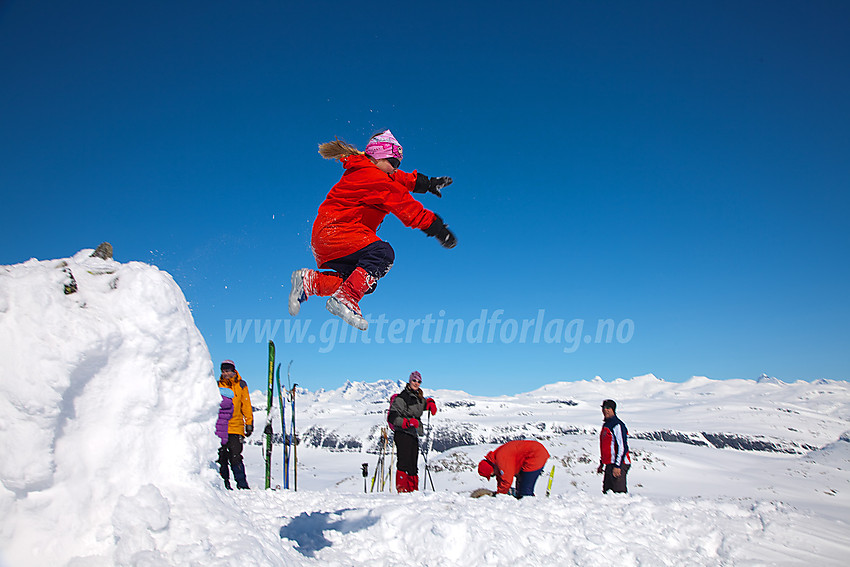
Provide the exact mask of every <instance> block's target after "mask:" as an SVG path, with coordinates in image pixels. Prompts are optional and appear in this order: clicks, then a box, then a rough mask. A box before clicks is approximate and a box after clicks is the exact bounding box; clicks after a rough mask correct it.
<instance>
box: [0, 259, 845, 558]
mask: <svg viewBox="0 0 850 567" xmlns="http://www.w3.org/2000/svg"><path fill="white" fill-rule="evenodd" d="M90 254H91V251H90V250H83V251H81V252H80V253H78V254H76V255H75V256H74V257H72V258H67V259H64V260H54V261H38V260H30V261H28V262H25V263H23V264H19V265H16V266H3V267H0V357H2V359H3V361H4V364H5V365H6V370H7V371H6V372H4V373H3V374H2V378H0V411H2V414H3V416H4V419H3V420H2V421H0V423H2V426H0V449H2V451H3V455H4V458H3V459H0V515H2V518H3V523H2V524H0V566H2V567H41V566H45V567H48V566H49V567H55V566H68V567H105V566H111V565H157V566H159V565H174V566H184V565H204V566H208V565H211V566H218V565H222V566H225V565H252V566H253V565H256V566H280V565H290V566H307V565H327V564H338V565H364V566H365V565H368V566H370V567H372V566H375V565H395V564H398V563H399V562H400V561H402V560H404V558H408V559H409V561H408V562H409V563H411V564H414V565H427V566H432V565H433V566H454V565H476V564H486V565H498V566H502V565H504V566H511V567H513V566H515V565H530V566H541V567H543V566H546V567H548V566H550V565H560V564H565V563H569V564H574V565H599V564H603V563H605V564H614V563H616V564H620V563H625V564H627V565H637V564H645V565H707V566H708V565H718V564H724V565H754V564H758V565H764V564H769V565H783V564H815V563H816V564H818V565H843V564H844V563H845V562H846V557H847V554H848V552H850V530H848V523H850V506H848V495H850V407H848V404H850V401H849V400H850V393H848V384H847V383H845V382H833V381H818V382H814V383H806V382H795V383H793V384H787V383H781V382H779V381H774V380H764V379H762V380H730V381H713V380H710V379H708V378H701V377H696V378H693V379H692V380H690V381H688V382H686V383H684V384H671V383H667V382H664V381H663V380H659V379H658V378H656V377H655V376H652V375H647V376H640V377H636V378H633V379H630V380H615V381H613V382H605V381H603V380H601V379H599V378H597V379H594V380H590V381H584V382H559V383H556V384H551V385H548V386H544V387H543V388H539V389H537V390H535V391H533V392H528V393H523V394H517V395H513V396H499V397H486V396H477V395H471V394H468V393H465V392H461V391H456V390H437V391H429V390H427V389H426V394H428V395H430V396H433V397H434V398H435V400H436V401H437V404H438V406H439V408H440V412H439V413H438V414H437V415H436V416H434V417H433V418H432V420H431V425H432V426H433V434H434V441H435V443H434V450H433V452H432V455H431V457H432V458H431V465H430V470H431V472H432V475H433V480H434V484H435V487H436V492H432V491H430V490H429V491H428V492H427V493H416V494H410V495H398V494H395V493H392V492H389V490H388V489H391V487H392V479H391V478H389V482H387V483H386V484H385V486H384V490H383V491H381V489H380V487H381V485H382V484H384V483H382V482H378V483H377V484H378V486H379V488H378V490H377V491H375V492H366V491H365V488H366V485H367V483H368V480H369V479H364V478H363V477H362V475H361V474H360V471H361V466H362V464H363V463H366V464H367V465H368V467H369V472H370V474H373V473H374V471H375V465H376V463H377V456H376V455H375V454H374V450H375V447H376V440H377V435H378V434H379V432H380V428H381V427H382V426H383V425H384V423H385V421H384V412H385V410H386V407H387V404H388V400H389V396H390V395H391V394H392V393H395V392H397V391H399V390H400V389H401V387H402V386H403V383H402V382H399V381H397V380H381V381H378V382H373V383H365V382H357V381H348V382H346V383H344V384H343V385H342V386H341V387H340V388H338V389H334V390H327V391H326V390H320V391H315V392H311V391H309V389H307V388H305V387H304V386H305V385H308V383H309V378H308V377H297V376H293V377H292V378H293V381H294V382H299V381H300V382H301V383H302V384H301V386H299V388H298V406H297V407H298V412H299V413H298V425H299V430H298V435H299V437H300V439H301V444H300V445H299V447H298V463H299V466H298V477H297V478H298V480H297V483H298V491H297V492H296V491H283V490H278V491H264V490H261V489H257V487H259V486H262V482H263V464H262V449H261V447H260V446H259V445H257V444H256V441H257V440H258V437H259V435H257V434H255V436H254V438H252V440H251V443H249V444H247V445H246V446H245V452H244V455H245V462H246V467H247V469H248V480H249V483H250V484H251V485H252V487H254V489H253V490H249V491H236V492H229V491H226V490H224V489H223V487H222V483H221V480H220V478H219V477H218V474H217V470H216V464H215V463H214V459H215V458H216V450H217V447H218V439H217V438H216V437H215V435H214V433H213V431H214V429H213V425H214V421H215V418H216V414H217V410H218V403H219V399H220V397H219V394H218V390H217V388H216V383H215V377H214V375H213V373H212V371H213V368H212V363H211V361H210V357H209V352H208V350H207V348H206V345H205V343H204V340H203V338H202V337H201V335H200V333H199V332H198V330H197V328H196V327H195V325H194V322H193V320H192V315H191V313H190V311H189V309H188V306H187V305H186V300H185V298H184V296H183V294H182V292H181V291H180V289H179V288H178V286H177V285H176V284H175V283H174V281H173V280H172V278H171V277H170V276H169V275H168V274H166V273H164V272H161V271H160V270H158V269H157V268H155V267H153V266H149V265H146V264H141V263H137V262H130V263H126V264H121V263H118V262H114V261H111V260H101V259H98V258H92V257H91V256H90ZM425 379H426V386H427V379H428V377H427V376H426V377H425ZM608 397H610V398H614V399H616V400H617V402H618V403H619V404H620V407H619V410H620V411H619V412H618V413H619V414H620V415H621V417H622V418H623V419H624V421H625V422H626V423H627V424H628V426H629V428H630V430H631V431H632V432H633V438H632V442H631V449H632V453H633V466H632V470H631V471H630V473H629V489H630V492H629V494H628V495H608V496H603V495H602V494H601V493H600V490H599V488H600V478H599V477H598V476H597V475H596V474H595V468H596V466H595V464H596V460H597V458H598V439H597V432H598V428H599V423H600V421H601V414H600V410H599V404H600V401H601V400H602V399H603V398H608ZM253 398H254V400H255V402H254V403H255V404H256V403H258V402H259V401H261V400H263V399H264V398H265V396H263V395H262V394H260V393H259V392H255V393H254V394H253ZM278 414H279V412H275V413H274V415H278ZM260 415H261V414H260ZM258 417H259V416H258ZM260 419H262V418H261V417H260ZM712 435H714V436H725V437H724V438H723V439H722V443H721V445H722V446H723V448H718V446H720V445H714V444H712V443H711V439H712V438H711V436H712ZM516 437H536V438H539V439H541V440H543V442H544V444H545V445H546V447H547V449H549V451H550V453H551V455H552V458H551V459H550V461H549V463H547V470H548V469H549V468H550V467H552V466H554V467H555V469H556V473H555V483H554V485H553V489H552V496H551V497H550V498H545V497H542V493H543V492H544V490H545V488H544V487H545V481H541V482H539V483H538V487H537V493H538V498H526V499H523V500H515V499H513V498H510V497H497V498H482V499H479V500H473V499H471V498H469V497H468V493H469V491H470V490H472V489H474V488H479V487H482V486H489V487H491V488H492V484H493V483H492V482H490V483H488V482H486V481H485V480H484V479H482V478H481V477H479V476H478V475H477V474H476V472H475V466H476V464H477V462H478V460H479V459H480V458H482V457H483V455H484V454H486V452H487V451H489V450H491V449H492V448H494V447H495V445H494V443H498V442H501V441H502V440H506V439H512V438H516ZM665 439H666V440H665ZM703 439H704V440H705V441H706V443H705V444H697V443H694V444H689V443H686V442H683V441H684V440H691V441H694V442H696V441H700V440H703ZM740 440H746V441H747V442H748V443H754V442H756V441H764V442H765V443H770V444H772V445H773V446H774V447H775V448H777V447H778V448H780V449H782V448H787V449H790V451H788V452H783V451H781V450H780V451H779V452H777V451H776V450H775V449H770V450H768V449H766V448H765V447H766V446H765V447H761V448H760V447H756V446H754V445H750V446H738V447H736V446H735V445H734V444H733V443H737V442H738V441H740ZM670 441H675V442H670ZM724 443H725V445H723V444H724ZM739 449H744V450H739ZM755 449H758V450H755ZM370 451H372V452H370ZM799 453H802V454H799ZM281 454H282V452H281V451H280V448H279V447H277V448H275V450H274V451H273V453H272V456H273V459H274V468H273V474H274V475H275V476H274V478H273V485H274V483H278V482H279V479H280V477H281V471H280V457H281ZM390 462H392V458H389V459H388V461H387V463H388V464H389V463H390ZM423 466H424V464H423V462H422V461H421V460H420V474H423ZM612 518H616V519H617V520H616V522H617V525H620V523H622V522H626V523H627V524H628V530H625V531H621V532H619V533H618V536H617V537H616V538H611V537H610V528H611V525H612Z"/></svg>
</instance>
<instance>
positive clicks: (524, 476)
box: [516, 468, 543, 498]
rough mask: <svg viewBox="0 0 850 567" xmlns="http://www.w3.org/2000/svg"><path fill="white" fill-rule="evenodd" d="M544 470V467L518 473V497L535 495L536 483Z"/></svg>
mask: <svg viewBox="0 0 850 567" xmlns="http://www.w3.org/2000/svg"><path fill="white" fill-rule="evenodd" d="M542 472H543V469H542V468H541V469H540V470H536V471H519V474H518V475H516V497H517V498H522V497H523V496H534V485H535V484H537V478H538V477H539V476H540V473H542Z"/></svg>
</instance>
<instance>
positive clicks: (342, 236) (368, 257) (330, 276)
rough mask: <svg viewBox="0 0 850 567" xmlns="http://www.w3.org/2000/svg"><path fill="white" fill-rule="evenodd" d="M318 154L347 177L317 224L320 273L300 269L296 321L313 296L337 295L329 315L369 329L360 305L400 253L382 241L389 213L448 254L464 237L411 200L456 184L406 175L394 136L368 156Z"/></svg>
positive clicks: (338, 149)
mask: <svg viewBox="0 0 850 567" xmlns="http://www.w3.org/2000/svg"><path fill="white" fill-rule="evenodd" d="M319 154H320V155H321V156H322V157H323V158H326V159H337V160H339V161H340V162H342V167H343V169H344V170H345V171H344V172H343V174H342V179H340V180H339V182H338V183H337V184H336V185H334V186H333V187H332V188H331V190H330V192H329V193H328V196H327V197H325V200H324V202H323V203H322V204H321V205H320V206H319V212H318V214H317V216H316V220H315V221H314V222H313V234H312V248H313V255H314V256H315V258H316V265H317V266H318V267H319V269H325V270H329V271H324V272H320V271H316V270H311V269H309V268H302V269H300V270H295V272H293V273H292V291H291V292H290V293H289V314H290V315H297V314H298V312H299V311H300V310H301V304H302V303H304V302H305V301H307V299H308V298H309V297H310V296H312V295H317V296H330V298H329V299H328V301H327V308H328V311H330V312H331V313H333V314H334V315H337V316H338V317H341V318H342V320H343V321H345V322H346V323H348V324H350V325H352V326H354V327H356V328H358V329H361V330H364V331H365V330H366V329H367V328H368V326H369V324H368V322H367V321H366V319H365V318H364V317H363V315H362V313H361V311H360V300H361V299H362V298H363V296H364V295H365V294H367V293H371V292H372V291H374V289H375V286H376V285H377V281H378V280H379V279H381V278H382V277H384V276H385V275H387V272H388V271H389V269H390V268H391V267H392V265H393V261H394V260H395V251H394V250H393V248H392V246H390V245H389V243H387V242H384V241H383V240H381V239H380V238H378V235H377V234H376V232H377V230H378V226H380V224H381V222H383V220H384V217H385V216H387V215H388V214H389V213H392V214H394V215H395V216H397V217H398V218H399V220H401V222H402V223H404V225H405V226H409V227H410V228H418V229H421V230H423V231H424V232H425V234H427V235H428V236H433V237H435V238H436V239H437V241H438V242H439V243H440V244H441V245H442V246H444V247H445V248H454V247H455V245H456V244H457V238H455V235H454V234H452V232H451V231H450V230H449V228H448V226H447V225H446V223H444V222H443V219H441V218H440V216H439V215H437V214H436V213H434V212H432V211H429V210H428V209H426V208H425V207H424V206H423V205H422V204H421V203H420V202H419V201H417V200H416V199H414V198H413V196H412V195H411V193H433V194H434V195H436V196H437V197H441V196H442V194H441V190H442V189H443V188H444V187H446V186H448V185H449V184H451V182H452V178H451V177H426V176H425V175H422V174H421V173H417V172H416V171H414V172H413V173H406V172H404V171H401V170H400V169H398V168H399V165H400V164H401V159H402V148H401V144H399V142H398V140H396V139H395V136H393V135H392V132H390V131H389V130H386V131H384V132H381V133H379V134H375V135H374V136H372V139H371V140H369V143H368V144H367V145H366V149H365V151H362V152H361V151H359V150H358V149H357V148H355V147H354V146H351V145H349V144H346V143H345V142H342V141H340V140H334V141H333V142H327V143H324V144H320V145H319Z"/></svg>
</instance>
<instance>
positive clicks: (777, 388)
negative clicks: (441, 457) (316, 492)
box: [254, 375, 850, 454]
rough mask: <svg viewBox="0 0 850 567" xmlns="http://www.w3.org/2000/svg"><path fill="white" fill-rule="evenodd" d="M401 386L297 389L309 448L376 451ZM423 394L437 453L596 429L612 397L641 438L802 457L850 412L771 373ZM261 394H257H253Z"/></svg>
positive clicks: (836, 398) (821, 392) (826, 389)
mask: <svg viewBox="0 0 850 567" xmlns="http://www.w3.org/2000/svg"><path fill="white" fill-rule="evenodd" d="M403 387H404V382H402V381H390V380H381V381H379V382H374V383H364V382H352V381H347V382H346V383H345V384H344V385H343V386H342V387H341V388H339V389H337V390H334V391H321V392H317V393H315V394H311V393H310V392H309V391H307V390H304V391H303V392H299V418H300V419H301V422H302V424H303V425H304V428H303V429H302V434H301V440H302V442H303V443H304V444H305V445H307V446H313V447H321V448H325V449H331V450H348V451H361V450H364V448H365V450H366V451H367V452H375V451H376V450H377V446H378V441H379V438H380V428H381V427H384V425H385V424H384V422H383V419H382V416H383V415H384V413H385V412H386V409H387V407H388V404H389V397H390V396H391V395H392V394H394V393H397V392H399V391H400V390H401V389H402V388H403ZM425 393H426V395H429V396H433V397H434V398H435V399H436V400H437V402H438V406H439V408H440V413H439V414H438V416H436V417H435V418H434V421H433V430H432V435H433V438H434V445H433V449H434V450H435V451H437V452H442V451H446V450H448V449H452V448H455V447H460V446H463V445H475V444H493V443H496V444H498V443H504V442H505V441H509V440H511V439H519V438H534V439H539V440H541V441H545V440H547V439H551V438H553V437H557V436H561V435H582V434H590V433H595V432H597V431H598V429H599V424H600V419H601V418H600V415H599V405H600V402H601V400H603V399H605V398H608V397H611V398H614V399H616V400H617V402H618V404H619V405H620V408H621V410H622V411H623V412H625V413H624V414H623V415H628V418H629V421H628V425H629V430H630V433H631V435H632V437H634V438H637V439H647V440H657V441H666V442H675V443H686V444H691V445H699V446H711V447H716V448H721V449H722V448H731V449H737V450H745V451H766V452H779V453H792V454H805V453H808V452H809V451H812V450H814V449H816V448H818V447H821V446H823V445H824V444H826V443H830V442H832V441H834V440H836V439H837V438H838V436H839V435H840V434H841V433H842V432H843V431H844V430H845V428H846V426H847V421H848V419H847V416H850V388H849V387H848V384H847V383H846V382H836V381H822V382H820V383H817V384H813V383H809V382H804V381H798V382H796V383H794V384H787V383H785V382H781V381H779V380H776V379H774V378H771V379H765V377H764V376H762V377H760V378H759V379H757V380H729V381H717V380H710V379H708V378H705V377H694V378H692V379H691V380H689V381H688V382H685V383H681V384H679V383H668V382H665V381H663V380H659V379H658V378H656V377H655V376H652V375H647V376H640V377H637V378H634V379H632V380H615V381H613V382H604V381H602V380H601V379H595V380H592V381H584V382H560V383H557V384H551V385H547V386H544V387H542V388H539V389H537V390H535V391H533V392H529V393H525V394H517V395H514V396H500V397H496V398H488V397H484V396H472V395H469V394H467V393H465V392H459V391H454V390H439V391H436V392H431V391H429V390H427V389H426V390H425ZM261 395H262V394H261V393H260V392H259V391H257V392H255V394H254V397H255V398H259V399H262V397H261ZM310 424H313V425H310ZM319 424H320V425H319Z"/></svg>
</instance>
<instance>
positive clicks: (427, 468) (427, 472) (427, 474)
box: [423, 412, 436, 492]
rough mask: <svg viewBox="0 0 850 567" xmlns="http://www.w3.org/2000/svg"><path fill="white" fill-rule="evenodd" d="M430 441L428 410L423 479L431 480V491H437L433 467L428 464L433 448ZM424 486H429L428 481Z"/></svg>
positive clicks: (429, 413) (429, 415)
mask: <svg viewBox="0 0 850 567" xmlns="http://www.w3.org/2000/svg"><path fill="white" fill-rule="evenodd" d="M430 441H431V412H428V432H427V433H426V434H425V451H423V457H424V458H425V479H423V480H426V479H427V481H430V482H431V491H432V492H436V490H435V489H434V479H433V478H431V468H430V466H429V465H428V452H429V451H430V449H431V446H430ZM424 488H428V485H427V483H424ZM424 488H423V492H424Z"/></svg>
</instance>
